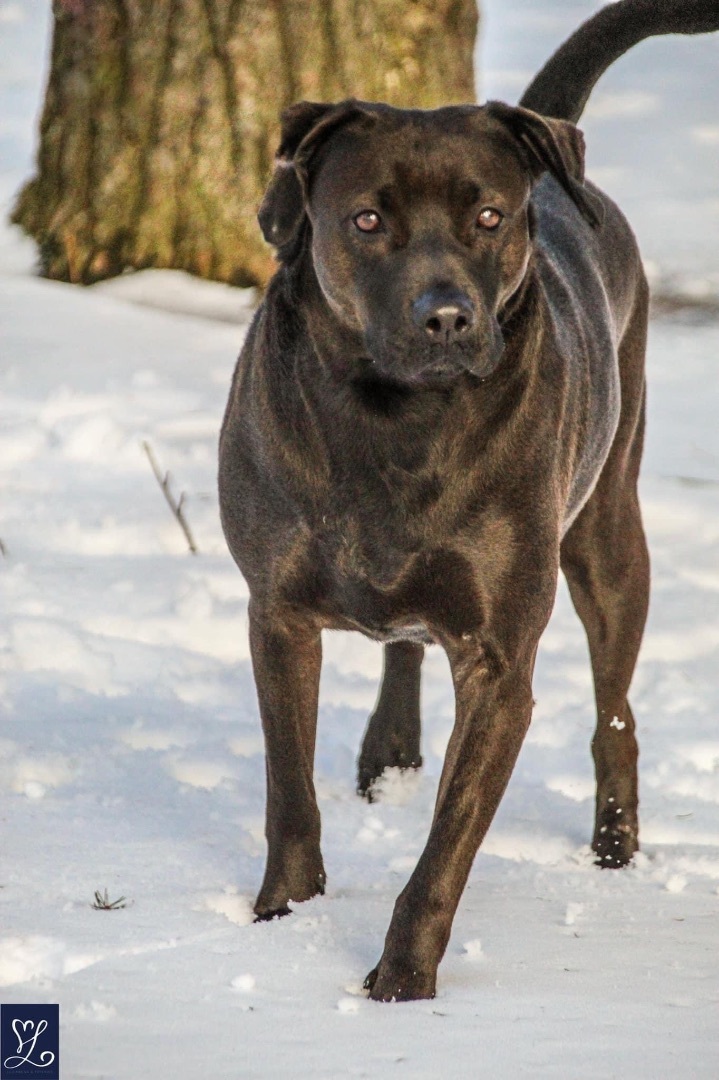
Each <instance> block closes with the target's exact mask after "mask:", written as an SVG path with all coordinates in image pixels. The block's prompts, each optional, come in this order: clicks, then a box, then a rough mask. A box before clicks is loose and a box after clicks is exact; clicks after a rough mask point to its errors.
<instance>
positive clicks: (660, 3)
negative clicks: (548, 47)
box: [519, 0, 719, 124]
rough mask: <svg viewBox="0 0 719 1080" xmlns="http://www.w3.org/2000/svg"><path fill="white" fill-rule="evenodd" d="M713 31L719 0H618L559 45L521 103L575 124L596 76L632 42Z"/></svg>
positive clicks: (718, 17) (717, 22)
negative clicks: (659, 35) (659, 36)
mask: <svg viewBox="0 0 719 1080" xmlns="http://www.w3.org/2000/svg"><path fill="white" fill-rule="evenodd" d="M710 30H719V0H618V3H613V4H608V5H607V7H604V8H602V9H601V11H598V12H597V14H596V15H594V16H592V18H591V19H588V20H587V21H586V22H585V23H583V24H582V26H580V27H579V29H578V30H577V31H576V32H575V33H574V34H572V36H571V37H570V38H568V40H567V41H565V43H564V45H562V46H561V47H560V48H559V49H557V51H556V52H555V53H554V55H553V56H552V57H550V59H549V60H548V61H547V63H546V64H545V65H544V67H543V68H542V70H541V71H540V72H539V74H538V75H536V76H535V77H534V79H532V81H531V83H530V84H529V86H528V87H527V89H526V90H525V91H524V94H523V95H522V99H521V101H520V102H519V104H520V105H522V106H523V107H524V108H525V109H532V110H533V111H534V112H537V113H541V114H542V115H543V116H552V117H556V119H558V120H571V121H572V123H574V124H576V123H577V121H578V120H579V118H580V116H581V115H582V112H583V110H584V106H585V105H586V103H587V99H588V98H589V95H590V94H591V92H592V88H593V87H594V84H595V83H596V81H597V79H599V77H600V76H601V75H602V74H603V73H604V72H605V71H606V70H607V68H608V67H609V66H610V65H611V64H613V63H614V61H615V60H617V59H618V58H619V57H620V56H621V55H622V54H623V53H625V52H627V50H628V49H631V48H632V46H633V45H636V44H637V43H638V42H639V41H643V40H644V38H648V37H654V36H655V35H657V34H705V33H708V32H709V31H710Z"/></svg>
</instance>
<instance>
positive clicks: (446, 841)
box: [365, 634, 539, 1001]
mask: <svg viewBox="0 0 719 1080" xmlns="http://www.w3.org/2000/svg"><path fill="white" fill-rule="evenodd" d="M538 637H539V634H537V635H536V640H534V641H533V642H532V643H526V642H525V645H524V648H523V649H522V651H521V652H520V653H519V654H518V655H517V654H515V656H514V658H513V660H512V662H511V663H508V662H506V661H502V662H498V661H497V660H496V659H495V658H494V657H492V658H490V656H489V655H488V652H487V651H486V650H485V649H483V648H482V645H481V642H480V640H479V635H477V637H476V638H475V636H474V635H471V636H470V635H465V637H464V638H463V640H461V641H459V642H455V643H454V644H453V645H448V647H447V652H448V654H449V659H450V664H451V666H452V676H453V680H454V687H455V695H456V720H455V726H454V730H453V732H452V737H451V739H450V741H449V746H448V747H447V756H446V759H445V763H444V769H443V771H442V777H441V780H440V785H439V792H438V795H437V805H436V808H435V813H434V819H433V822H432V828H431V830H430V834H429V839H428V841H427V846H426V847H425V849H424V851H423V853H422V855H421V857H420V860H419V862H418V864H417V867H416V869H415V871H414V873H413V874H412V877H411V878H410V880H409V882H408V883H407V885H406V887H405V889H404V890H403V892H402V893H401V894H400V896H399V897H398V899H397V902H396V904H395V908H394V913H393V916H392V921H391V923H390V927H389V930H388V932H387V937H386V939H385V947H384V952H383V954H382V958H381V960H380V962H379V964H378V965H377V967H376V968H375V969H374V971H372V972H370V974H369V975H368V976H367V980H366V982H365V986H366V987H367V988H368V989H369V990H370V996H371V997H372V998H374V999H376V1000H378V1001H393V1000H397V1001H406V1000H412V999H415V998H430V997H433V996H434V993H435V984H436V977H437V965H438V964H439V961H440V960H441V959H442V956H443V955H444V951H445V949H446V947H447V942H448V940H449V935H450V931H451V928H452V920H453V918H454V913H455V910H456V908H457V904H458V903H459V898H460V896H461V894H462V891H463V889H464V886H465V883H466V881H467V876H468V874H469V871H470V868H471V865H472V861H473V859H474V857H475V854H476V852H477V848H478V847H479V845H480V843H481V841H482V838H483V837H484V834H485V833H486V831H487V829H488V828H489V825H490V822H491V821H492V818H493V816H494V813H495V810H496V809H497V806H498V805H499V801H500V799H501V797H502V794H503V792H504V789H505V787H506V786H507V782H508V780H509V777H510V775H511V772H512V769H513V767H514V763H515V761H516V758H517V755H518V753H519V749H520V747H521V745H522V740H523V738H524V735H525V732H526V730H527V727H528V725H529V721H530V716H531V711H532V690H531V677H532V669H533V665H534V655H535V652H536V641H537V640H538Z"/></svg>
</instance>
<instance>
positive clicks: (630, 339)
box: [561, 313, 649, 867]
mask: <svg viewBox="0 0 719 1080" xmlns="http://www.w3.org/2000/svg"><path fill="white" fill-rule="evenodd" d="M640 315H641V313H640ZM644 333H645V330H644V320H643V318H642V317H637V318H636V319H635V321H634V324H633V326H631V327H630V328H629V331H628V332H627V334H626V335H625V340H624V342H623V344H622V347H621V349H620V360H621V364H622V418H621V421H620V426H619V429H618V431H617V435H616V436H615V441H614V444H613V447H612V451H611V453H610V456H609V458H608V460H607V462H606V464H605V466H604V469H603V471H602V474H601V476H600V478H599V481H598V483H597V486H596V488H595V490H594V493H593V494H592V497H591V498H590V500H589V502H588V503H587V504H586V506H585V507H584V509H583V510H582V512H581V514H580V515H579V517H578V518H577V520H576V521H575V522H574V524H573V525H572V527H571V529H570V530H569V532H568V533H567V535H566V536H565V538H564V541H563V543H562V547H561V565H562V570H563V571H564V574H565V576H566V578H567V582H568V584H569V590H570V593H571V596H572V600H573V602H574V606H575V608H576V610H577V614H578V615H579V617H580V619H581V620H582V623H583V624H584V628H585V630H586V634H587V639H588V642H589V651H590V654H591V659H592V671H593V674H594V690H595V697H596V705H597V727H596V731H595V734H594V738H593V740H592V754H593V757H594V766H595V772H596V780H597V795H596V817H595V828H594V838H593V840H592V848H593V850H594V852H595V853H596V856H597V863H598V865H600V866H605V867H619V866H625V865H626V864H627V863H628V862H629V861H630V860H631V858H632V856H633V855H634V852H635V851H637V850H638V847H639V839H638V818H637V803H638V790H637V789H638V783H637V756H638V748H637V741H636V738H635V731H634V717H633V715H632V711H631V709H630V707H629V702H628V701H627V693H628V691H629V684H630V682H631V679H632V674H633V672H634V667H635V664H636V660H637V655H638V653H639V646H640V644H641V640H642V634H643V632H644V624H645V621H646V615H647V607H648V603H649V557H648V553H647V546H646V541H645V538H644V529H643V527H642V521H641V515H640V511H639V502H638V498H637V477H638V473H639V463H640V459H641V453H642V439H643V429H644V378H643V363H642V361H643V352H644Z"/></svg>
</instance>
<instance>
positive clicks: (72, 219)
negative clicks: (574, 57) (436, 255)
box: [12, 0, 477, 285]
mask: <svg viewBox="0 0 719 1080" xmlns="http://www.w3.org/2000/svg"><path fill="white" fill-rule="evenodd" d="M54 17H55V27H54V38H53V46H52V60H51V70H50V77H49V83H48V87H47V94H46V99H45V106H44V112H43V116H42V121H41V128H40V149H39V153H38V165H37V176H35V177H34V179H32V180H31V181H30V182H29V183H28V184H27V185H26V186H25V187H24V188H23V189H22V191H21V192H20V195H19V197H18V200H17V203H16V206H15V208H14V211H13V218H12V219H13V221H15V222H16V223H18V224H19V225H21V226H22V227H23V228H24V229H25V230H26V232H28V233H29V234H30V235H31V236H33V237H34V238H35V239H36V240H37V241H38V244H39V247H40V260H41V270H42V273H43V274H44V275H46V276H47V277H51V278H58V279H60V280H64V281H73V282H82V283H85V284H89V283H91V282H93V281H98V280H100V279H102V278H107V277H112V276H114V275H115V274H119V273H121V272H122V271H123V270H125V269H126V268H134V269H141V268H144V267H148V266H155V267H174V268H179V269H183V270H188V271H190V272H191V273H194V274H199V275H200V276H202V277H209V278H214V279H216V280H219V281H228V282H232V283H234V284H237V285H249V284H259V285H263V284H264V283H265V282H266V281H267V279H268V277H269V276H270V275H271V273H272V271H273V269H274V266H273V260H272V256H271V252H270V250H269V249H268V247H267V246H266V245H265V243H264V241H262V239H261V237H260V233H259V229H258V227H257V224H256V220H255V214H256V210H257V207H258V205H259V202H260V200H261V197H262V192H263V189H264V187H265V184H266V183H267V180H268V179H269V175H270V171H271V167H272V158H273V154H274V150H275V147H276V145H277V142H278V132H279V127H278V117H279V113H280V111H281V110H282V109H283V108H284V107H285V106H286V105H289V104H291V103H292V102H293V101H297V100H299V99H301V98H309V99H314V100H324V101H332V100H340V99H342V98H345V97H351V96H352V97H360V98H364V99H366V100H383V101H388V102H390V103H392V104H395V105H410V104H411V105H415V106H418V107H421V108H432V107H434V106H437V105H440V104H451V103H457V102H466V101H472V100H474V81H473V71H472V52H473V45H474V38H475V33H476V24H477V12H476V0H54Z"/></svg>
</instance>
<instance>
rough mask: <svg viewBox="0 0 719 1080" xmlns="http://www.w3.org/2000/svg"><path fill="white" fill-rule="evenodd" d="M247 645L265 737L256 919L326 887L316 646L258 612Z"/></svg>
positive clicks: (294, 626)
mask: <svg viewBox="0 0 719 1080" xmlns="http://www.w3.org/2000/svg"><path fill="white" fill-rule="evenodd" d="M250 647H251V651H252V664H253V667H254V672H255V680H256V682H257V694H258V698H259V704H260V714H261V716H262V728H263V731H264V735H265V749H266V765H267V819H266V829H265V833H266V836H267V866H266V869H265V877H264V881H263V883H262V888H261V889H260V892H259V895H258V897H257V901H256V903H255V913H256V915H257V917H258V919H271V918H274V917H275V916H276V915H287V914H289V911H290V908H289V907H288V903H289V901H290V900H295V901H300V900H308V899H309V898H310V897H311V896H314V895H315V894H316V893H322V892H324V886H325V871H324V866H323V864H322V855H321V853H320V814H319V810H318V807H317V800H316V797H315V789H314V783H313V779H312V773H313V763H314V754H315V732H316V728H317V700H318V694H319V681H320V666H321V663H322V645H321V639H320V633H319V630H318V629H316V628H315V627H313V626H311V625H307V624H306V623H305V622H304V621H300V620H299V619H295V620H292V619H291V617H290V618H278V617H277V616H274V617H272V616H270V615H268V614H266V613H262V614H261V615H258V613H257V612H256V611H254V610H253V605H252V603H250Z"/></svg>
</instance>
